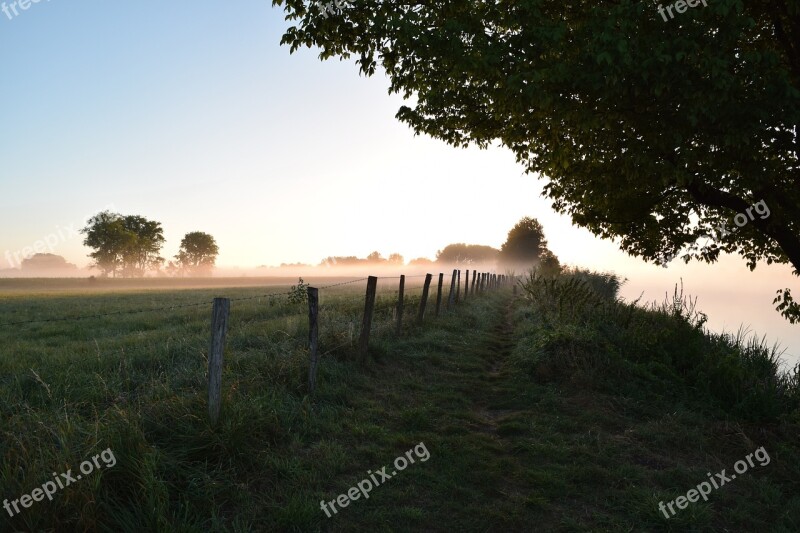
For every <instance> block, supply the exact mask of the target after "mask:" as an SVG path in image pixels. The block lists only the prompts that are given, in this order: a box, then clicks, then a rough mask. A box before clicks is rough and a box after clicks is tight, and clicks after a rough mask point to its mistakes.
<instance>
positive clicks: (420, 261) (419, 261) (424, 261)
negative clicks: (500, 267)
mask: <svg viewBox="0 0 800 533" xmlns="http://www.w3.org/2000/svg"><path fill="white" fill-rule="evenodd" d="M408 264H409V266H427V265H432V264H433V261H431V260H430V259H428V258H427V257H417V258H416V259H412V260H411V261H409V262H408Z"/></svg>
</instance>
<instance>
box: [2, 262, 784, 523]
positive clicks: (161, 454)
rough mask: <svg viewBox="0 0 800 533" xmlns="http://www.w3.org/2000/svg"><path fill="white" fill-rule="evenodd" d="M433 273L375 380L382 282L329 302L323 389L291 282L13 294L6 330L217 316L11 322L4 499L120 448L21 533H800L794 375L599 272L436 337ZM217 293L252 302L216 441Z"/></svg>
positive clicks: (388, 306)
mask: <svg viewBox="0 0 800 533" xmlns="http://www.w3.org/2000/svg"><path fill="white" fill-rule="evenodd" d="M15 281H16V280H15ZM317 281H322V280H314V283H315V284H319V285H322V283H316V282H317ZM324 281H326V282H331V283H335V282H337V280H324ZM420 281H421V280H418V279H415V280H413V281H412V280H409V284H408V289H407V293H408V294H409V296H408V299H407V302H406V316H407V317H408V318H407V320H406V327H405V329H404V331H403V334H402V335H401V336H399V337H398V336H397V335H396V334H395V332H394V326H393V322H392V310H393V307H394V303H395V298H396V296H395V291H396V280H381V281H380V282H379V292H380V295H379V299H378V303H377V309H378V317H377V320H376V323H375V324H374V331H375V334H374V336H373V338H372V345H371V353H372V355H373V358H372V359H371V360H370V361H369V363H368V364H367V365H366V366H364V367H362V366H360V365H359V364H357V363H356V362H355V361H354V360H355V353H354V352H355V348H354V342H353V341H354V338H355V339H357V335H358V329H359V324H360V318H361V312H362V310H363V292H364V283H363V282H357V283H353V284H350V285H344V286H340V287H335V288H331V289H327V290H323V291H321V316H320V320H321V323H320V334H321V343H320V344H321V352H322V353H323V357H322V360H321V363H320V373H319V378H318V383H319V385H318V387H319V388H318V391H317V394H316V395H315V396H314V397H313V398H312V397H310V396H309V395H308V394H307V389H306V384H305V382H306V373H307V368H308V361H307V359H308V353H307V348H306V336H307V322H306V321H307V316H306V309H305V306H304V305H303V304H290V303H288V302H286V301H285V300H284V299H283V298H268V297H264V296H261V295H263V294H267V293H279V292H283V291H285V290H286V289H288V286H287V285H279V284H276V285H274V286H269V287H266V288H265V287H264V286H258V287H241V286H240V287H229V288H223V287H214V288H195V289H188V288H186V289H183V290H175V289H166V288H159V289H158V290H144V288H143V287H142V288H139V289H137V288H136V287H133V288H131V287H126V288H125V290H114V287H113V286H112V287H107V288H106V289H104V290H101V291H97V292H96V293H94V294H87V295H79V294H77V292H79V291H80V289H76V290H72V289H71V288H70V287H66V288H64V287H59V288H57V289H54V288H53V287H49V288H48V287H41V286H39V287H36V286H35V284H34V286H28V287H26V288H25V289H21V288H19V287H17V288H13V287H10V285H13V283H14V282H4V283H5V284H4V285H0V292H2V294H3V299H2V301H0V323H8V322H15V321H23V320H31V319H35V318H48V317H62V316H77V315H85V314H90V315H100V314H103V313H106V312H119V311H123V312H127V311H132V310H139V309H156V308H164V307H168V306H178V305H189V304H195V303H198V305H197V306H194V307H182V308H176V309H171V310H162V311H157V312H142V313H135V314H121V315H112V316H107V317H103V318H94V319H85V320H79V321H74V322H49V323H39V324H30V325H24V326H12V327H0V376H2V377H0V414H1V415H2V426H0V431H2V439H0V454H2V458H3V461H2V466H0V487H1V488H2V497H3V498H7V499H9V500H12V499H17V498H19V497H20V496H21V495H23V494H28V493H31V491H32V490H33V489H35V488H36V487H39V486H41V485H42V484H43V483H44V482H46V481H48V480H50V479H52V473H62V472H66V471H67V470H68V469H72V470H73V472H75V471H77V469H78V465H79V464H80V463H81V462H82V461H84V460H86V459H89V458H91V457H92V456H95V455H96V454H99V453H100V452H101V451H103V450H106V449H110V450H113V453H114V456H115V459H116V464H115V465H114V466H113V467H109V468H98V469H97V470H96V471H95V472H93V473H92V475H91V476H87V477H86V479H83V480H80V481H77V482H76V483H74V484H72V485H70V486H69V487H66V488H64V489H63V490H59V491H58V492H57V493H56V494H55V495H54V496H53V501H52V502H50V501H48V500H46V499H45V500H44V501H41V502H35V503H33V504H32V506H31V507H30V508H28V509H23V510H22V512H21V513H19V514H18V515H16V516H14V517H13V518H11V517H9V516H8V514H4V515H2V516H3V519H2V520H0V524H2V530H3V531H28V530H32V531H95V530H96V531H588V530H593V531H659V530H663V531H685V530H707V531H796V530H798V529H800V461H798V460H799V459H800V439H798V437H800V431H798V427H799V426H798V423H799V422H800V417H798V409H797V402H798V394H797V381H796V375H795V376H794V378H793V377H792V376H791V375H779V374H777V373H776V369H775V367H774V365H772V366H770V365H771V364H772V363H774V361H772V360H771V357H772V355H773V354H770V352H769V350H767V349H766V348H765V347H763V346H759V345H753V344H748V343H747V342H744V341H740V342H737V341H736V340H735V339H729V338H718V337H713V336H709V335H708V334H705V333H703V332H702V328H701V327H698V324H697V321H696V318H697V317H696V316H693V315H692V314H691V313H690V312H689V311H687V310H686V308H685V306H683V304H682V303H681V302H682V300H680V299H677V300H676V301H675V302H672V304H671V305H665V306H664V307H663V308H661V309H650V310H643V309H640V308H635V307H633V306H631V305H628V304H625V303H620V302H618V301H616V299H615V295H616V288H615V287H614V283H613V280H611V281H609V280H608V279H607V278H602V277H598V276H588V277H587V276H583V277H582V276H580V275H578V274H574V275H564V276H561V277H559V278H556V279H541V278H532V279H529V280H528V281H527V282H526V283H525V287H521V288H520V290H519V291H518V294H517V295H516V296H514V295H512V294H511V290H510V288H507V287H506V288H502V289H500V290H498V291H495V292H493V293H488V294H482V295H478V296H475V297H474V298H469V299H468V300H467V301H466V302H462V303H461V304H459V305H458V306H457V307H456V309H455V310H454V311H453V312H450V313H443V314H442V316H440V317H438V318H436V317H433V316H428V317H427V319H426V322H425V324H424V325H423V326H422V327H416V326H414V325H413V324H412V322H413V319H412V317H413V316H414V314H415V310H416V303H417V301H418V297H419V296H418V295H419V292H420V291H419V288H418V286H419V283H420ZM20 282H21V281H19V282H18V283H20ZM25 283H32V282H30V281H25ZM264 285H267V284H266V283H265V284H264ZM213 296H228V297H231V298H234V299H236V298H252V299H248V300H238V301H234V302H233V304H232V309H231V324H230V331H229V335H228V341H227V349H226V354H225V371H224V375H223V398H224V404H223V416H222V418H221V422H220V425H219V427H217V428H211V427H210V426H209V424H208V421H207V404H206V390H207V389H206V380H207V374H206V372H207V360H206V357H207V350H208V342H209V335H210V333H209V320H210V300H211V298H212V297H213ZM434 296H435V294H434ZM771 361H772V363H771ZM792 379H794V381H792ZM420 443H424V447H425V449H426V450H427V452H429V458H428V459H427V460H425V461H424V462H423V461H422V460H417V461H416V462H415V463H414V464H412V465H409V466H408V468H406V469H405V470H403V471H402V472H397V474H396V475H394V476H392V479H390V480H387V481H385V482H384V483H383V484H380V485H379V486H377V487H375V488H374V489H372V491H371V492H370V493H369V498H368V499H365V498H363V497H362V498H360V499H358V500H356V501H352V502H350V503H349V505H348V506H347V507H346V508H341V509H339V510H338V512H337V513H336V514H334V515H332V516H331V517H330V518H329V517H328V516H327V515H326V513H325V512H324V511H323V510H322V509H321V508H320V501H322V500H325V501H331V500H334V499H335V498H337V496H338V495H340V494H344V493H347V492H348V490H349V489H350V488H351V487H353V486H355V485H356V484H357V483H358V482H360V481H362V480H364V479H366V478H368V471H372V472H373V473H374V472H376V471H377V470H380V469H381V468H382V467H383V466H389V468H388V469H387V470H389V471H396V470H395V468H393V467H392V465H393V461H394V460H395V458H396V457H398V456H401V455H403V454H405V452H406V451H407V450H412V449H414V447H415V446H418V445H419V444H420ZM761 446H763V447H764V449H765V450H766V451H767V452H768V453H769V457H770V459H771V460H770V462H769V464H767V465H766V466H763V467H761V466H759V465H758V463H756V466H755V467H753V468H751V469H750V470H749V471H748V472H747V473H746V474H743V475H741V476H740V477H739V478H738V479H735V480H733V481H731V482H730V483H729V484H727V485H726V486H724V487H721V488H720V489H719V490H714V491H713V492H712V493H711V494H710V496H709V497H708V502H703V501H702V500H701V501H700V502H698V503H691V504H689V506H688V508H686V509H685V510H681V511H679V512H678V513H677V515H676V516H674V517H671V518H669V519H667V518H665V517H664V515H663V514H662V513H661V512H660V511H659V507H658V504H659V502H660V501H665V502H667V501H671V500H674V499H675V498H677V497H678V496H680V495H682V494H685V493H686V492H687V491H688V490H689V489H692V488H694V487H695V486H696V485H697V484H698V483H700V482H703V481H705V480H706V479H707V475H706V474H707V473H708V472H719V471H721V470H722V469H728V472H731V470H732V468H733V465H734V463H736V461H738V460H741V459H744V458H745V456H746V455H747V454H749V453H751V452H753V451H754V450H756V448H758V447H761ZM0 512H3V513H5V511H2V509H0Z"/></svg>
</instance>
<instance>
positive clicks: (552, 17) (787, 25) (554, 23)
mask: <svg viewBox="0 0 800 533" xmlns="http://www.w3.org/2000/svg"><path fill="white" fill-rule="evenodd" d="M273 3H274V4H276V5H279V6H284V9H285V11H286V16H287V19H288V20H290V21H292V22H293V23H294V25H293V26H291V27H290V28H288V30H287V31H286V32H285V34H284V35H283V38H282V43H284V44H288V45H290V47H291V51H295V50H296V49H297V48H299V47H301V46H308V47H311V46H318V47H319V48H320V49H321V52H320V57H321V58H323V59H324V58H330V57H343V58H348V57H351V56H354V57H355V58H356V59H357V62H358V65H359V67H360V69H361V71H362V72H363V73H365V74H367V75H373V74H375V73H376V72H377V71H378V68H379V67H382V68H383V69H384V70H385V71H386V73H387V75H388V78H389V80H390V88H389V90H390V92H395V93H400V94H402V95H403V96H404V97H406V98H408V99H409V102H410V104H409V105H404V106H402V107H401V108H400V109H399V111H398V112H397V115H396V116H397V118H398V119H399V120H401V121H403V122H406V123H407V124H409V125H410V126H411V127H412V128H413V129H414V130H415V132H416V133H418V134H423V133H425V134H428V135H431V136H433V137H435V138H439V139H442V140H444V141H446V142H448V143H451V144H453V145H455V146H466V145H471V144H474V145H478V146H481V147H487V146H489V145H490V144H492V143H499V144H501V145H503V146H505V147H507V148H508V149H510V150H512V151H513V153H514V154H515V155H516V157H517V160H518V161H519V162H520V163H522V164H523V165H524V166H525V168H526V170H527V171H529V172H533V173H536V174H538V175H539V176H541V177H542V178H544V179H546V180H547V183H546V185H545V187H544V193H545V194H546V195H547V196H548V197H549V198H550V199H551V200H552V205H553V208H554V209H556V210H557V211H558V212H561V213H567V214H569V215H571V217H572V219H573V221H574V222H575V223H576V224H578V225H579V226H582V227H585V228H588V229H589V230H590V231H592V232H593V233H594V234H596V235H598V236H601V237H604V238H615V239H616V240H617V242H618V243H619V245H620V247H621V248H622V249H623V250H624V251H626V252H628V253H630V254H632V255H634V256H640V257H642V258H643V259H645V260H648V261H652V262H656V263H662V262H665V261H667V260H668V259H669V258H671V257H673V256H675V255H676V254H682V257H683V259H684V260H685V261H687V262H688V261H689V260H692V259H695V260H701V261H707V262H714V261H716V260H717V259H718V258H719V255H720V253H722V252H730V253H736V254H739V255H740V256H741V257H742V258H744V260H745V261H746V263H747V265H748V266H749V267H750V268H751V269H753V268H755V266H756V263H757V262H758V261H761V260H764V261H766V262H767V263H773V262H774V263H790V264H791V265H792V266H793V267H794V269H795V273H798V269H800V187H798V185H797V184H798V177H799V176H798V172H800V170H798V142H799V141H798V137H797V134H798V131H797V126H796V125H797V124H798V122H799V121H800V105H799V104H800V91H799V90H798V89H800V44H798V43H800V4H798V2H797V1H796V0H770V1H764V2H747V3H745V2H743V1H742V0H715V1H714V2H711V3H709V4H708V7H703V8H700V9H691V10H688V11H687V12H685V13H682V14H680V15H679V16H677V17H675V18H674V19H671V20H669V21H668V22H665V21H664V20H663V18H662V16H661V15H660V14H659V12H658V10H657V6H656V4H652V3H649V2H639V1H635V0H619V1H617V2H594V1H588V0H575V1H573V2H564V1H563V0H528V1H523V2H500V3H496V2H488V3H487V2H467V1H463V0H456V1H448V2H439V1H432V2H425V3H414V2H412V3H407V4H397V3H392V2H378V3H376V2H369V1H366V0H365V1H359V2H353V3H351V4H345V5H343V6H342V7H341V9H339V10H338V11H337V12H336V13H334V14H332V15H330V16H326V17H323V16H322V15H321V14H320V13H319V10H318V9H317V8H316V7H315V5H314V4H313V3H311V2H305V1H304V0H273ZM762 200H763V201H764V202H765V203H766V204H767V205H768V206H769V208H770V210H771V215H770V216H769V217H767V218H759V217H755V218H753V219H752V220H750V221H749V223H747V224H746V225H744V226H742V227H740V228H739V229H737V231H734V232H718V233H720V235H718V237H717V239H716V240H715V242H714V244H712V245H711V246H707V247H702V248H701V247H699V246H697V245H696V243H697V241H698V239H700V238H701V237H703V236H705V235H708V234H710V233H714V232H715V230H716V229H717V228H719V227H721V226H722V225H726V226H727V227H728V228H730V227H732V226H733V222H732V221H733V219H734V217H735V216H736V215H737V214H740V213H744V212H746V211H747V209H749V208H752V206H753V205H755V204H756V203H758V202H759V201H762ZM785 296H786V298H784V300H783V301H782V307H781V311H782V312H783V314H784V316H787V317H788V318H790V319H792V320H794V319H797V318H800V306H798V305H797V304H796V303H795V302H793V301H792V300H791V297H790V295H788V294H786V295H785ZM776 301H777V300H776Z"/></svg>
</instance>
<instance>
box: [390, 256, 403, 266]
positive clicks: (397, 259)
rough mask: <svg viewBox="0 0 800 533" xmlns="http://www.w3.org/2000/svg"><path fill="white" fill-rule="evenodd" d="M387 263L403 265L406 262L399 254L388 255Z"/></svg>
mask: <svg viewBox="0 0 800 533" xmlns="http://www.w3.org/2000/svg"><path fill="white" fill-rule="evenodd" d="M387 261H388V262H389V263H392V264H393V265H403V264H405V262H406V260H405V259H404V258H403V256H402V255H400V254H389V258H388V259H387Z"/></svg>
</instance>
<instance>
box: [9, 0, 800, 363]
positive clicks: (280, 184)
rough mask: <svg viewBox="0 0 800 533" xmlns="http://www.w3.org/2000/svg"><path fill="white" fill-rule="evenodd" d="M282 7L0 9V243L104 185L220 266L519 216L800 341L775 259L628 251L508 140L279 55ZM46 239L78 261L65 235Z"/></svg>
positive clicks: (584, 250)
mask: <svg viewBox="0 0 800 533" xmlns="http://www.w3.org/2000/svg"><path fill="white" fill-rule="evenodd" d="M286 26H287V23H286V22H284V20H283V14H282V12H281V11H280V10H278V9H276V8H273V7H271V5H270V3H269V2H267V1H259V2H256V1H254V0H242V1H240V2H236V3H235V4H234V3H229V4H222V3H220V2H209V1H206V0H193V1H191V2H189V1H188V0H182V1H174V2H168V3H166V2H165V3H155V2H137V3H133V2H130V3H121V2H119V3H117V2H114V3H111V2H99V1H96V0H95V1H81V2H69V3H68V2H66V1H59V0H53V1H48V2H45V1H42V2H40V3H38V4H31V6H30V8H29V9H28V10H26V11H19V15H18V16H16V17H13V18H12V19H9V18H8V17H7V16H6V15H4V14H3V13H2V12H0V65H2V66H0V110H2V111H1V113H2V114H0V117H2V119H1V120H0V161H2V164H1V165H0V224H1V225H2V228H3V231H2V233H0V253H4V252H6V251H9V252H10V253H13V252H15V251H19V250H21V249H23V248H24V247H26V246H31V245H32V244H33V243H34V242H35V241H37V240H43V239H45V238H46V237H47V236H48V235H51V234H57V233H58V230H59V229H61V231H62V234H66V233H70V234H71V235H72V233H71V232H69V231H64V228H68V227H72V228H78V227H80V226H81V225H82V224H83V222H84V221H85V217H86V216H87V215H90V214H93V213H95V212H97V211H99V210H100V209H102V208H104V207H106V206H109V205H113V206H114V207H115V208H116V210H117V211H119V212H122V213H125V214H139V215H143V216H146V217H148V218H152V219H155V220H159V221H161V222H162V224H163V226H164V229H165V236H166V238H167V245H166V247H165V249H164V254H163V255H165V256H172V255H174V254H175V253H176V251H177V247H178V245H179V242H180V239H181V237H182V236H183V235H184V234H185V233H186V232H189V231H195V230H197V231H206V232H208V233H211V234H212V235H214V236H215V237H216V239H217V242H218V244H219V246H220V252H221V253H220V257H219V260H218V264H220V265H221V266H234V265H240V266H256V265H262V264H273V265H274V264H279V263H282V262H296V261H299V262H307V263H317V262H319V260H320V259H322V258H323V257H325V256H329V255H359V256H365V255H366V254H368V253H369V252H371V251H373V250H378V251H380V252H382V253H383V254H384V255H388V254H389V253H391V252H399V253H401V254H403V255H404V256H405V257H406V258H407V259H411V258H413V257H418V256H427V257H431V258H432V257H433V256H434V255H435V253H436V250H438V249H440V248H442V247H444V246H445V245H446V244H448V243H452V242H470V243H478V244H488V245H492V246H499V245H500V244H501V243H502V242H503V241H504V240H505V234H506V232H507V231H508V230H509V229H510V228H511V226H513V224H514V223H515V222H517V221H518V220H519V219H520V218H521V217H523V216H534V217H536V218H538V219H539V220H540V222H542V224H543V225H544V228H545V232H546V235H547V237H548V240H549V241H550V243H551V248H552V250H553V251H554V252H555V253H556V255H558V256H559V258H560V259H561V260H562V262H565V263H571V264H579V265H584V266H590V267H594V268H597V269H613V270H615V271H617V272H620V273H622V274H623V275H625V276H627V277H629V278H631V284H630V287H629V288H628V289H626V291H629V292H631V293H633V292H635V293H636V294H634V295H633V296H634V297H635V296H638V293H639V292H641V290H645V291H647V294H646V298H645V299H654V298H659V299H660V298H661V297H662V296H663V293H664V291H665V290H667V289H668V288H669V287H671V286H672V285H673V284H674V283H675V282H678V281H679V279H680V277H681V276H683V278H684V281H685V283H686V286H687V289H688V291H689V292H692V293H693V294H699V295H700V296H701V300H700V307H701V308H704V309H706V310H709V307H710V308H714V309H715V310H717V313H718V314H717V316H716V318H714V317H713V316H712V325H716V326H717V327H718V328H721V327H723V326H727V327H728V329H735V328H736V327H738V324H739V323H741V322H745V323H748V324H754V326H755V327H756V328H757V329H758V330H759V331H761V332H767V333H769V334H770V338H780V339H781V340H783V341H784V344H786V345H791V346H792V347H793V351H795V352H800V349H794V347H797V348H800V336H798V334H797V333H796V331H797V328H796V327H789V326H788V325H787V324H785V323H783V322H782V320H781V319H780V318H778V317H777V314H776V313H774V312H773V311H771V300H772V296H773V294H774V290H775V289H777V288H780V287H783V286H791V285H792V284H795V285H796V283H795V280H794V279H792V278H791V277H790V276H789V275H788V269H786V268H772V267H771V268H770V269H759V271H757V275H750V274H749V273H748V272H747V270H746V269H745V268H744V267H743V266H741V264H740V263H741V262H740V261H738V262H737V261H736V260H734V261H727V262H725V263H724V264H722V265H716V266H704V265H698V266H689V267H686V266H681V265H677V266H676V265H675V264H674V263H673V265H672V266H671V267H670V268H669V269H666V270H665V269H659V268H657V267H654V266H652V265H642V264H641V263H640V262H639V260H637V259H634V258H629V257H627V256H626V255H625V254H623V253H622V252H620V251H619V250H618V249H617V248H616V247H615V246H614V245H613V243H610V242H602V241H599V240H598V239H596V238H594V237H593V236H592V235H591V234H589V233H588V232H587V231H585V230H581V229H578V228H575V227H572V225H571V223H570V221H569V220H568V219H567V218H565V217H561V216H558V215H556V214H555V213H553V211H552V210H551V209H550V207H549V202H548V201H546V200H544V199H542V198H541V197H540V195H539V193H540V191H541V187H542V185H543V182H541V181H538V180H536V179H535V178H534V177H533V176H526V175H523V173H522V169H521V168H520V166H518V165H517V164H516V163H515V162H514V158H513V157H512V155H511V154H510V153H509V152H507V151H505V150H502V149H497V148H495V149H490V150H486V151H480V150H477V149H467V150H460V149H454V148H452V147H449V146H447V145H445V144H444V143H442V142H440V141H436V140H433V139H430V138H427V137H414V135H413V133H412V132H411V131H410V130H409V129H408V128H407V127H406V126H405V125H403V124H401V123H399V122H398V121H397V120H395V119H394V114H395V112H396V111H397V109H398V107H399V106H400V105H401V104H402V101H401V99H400V98H399V97H397V96H394V95H387V92H386V88H387V87H388V83H387V80H386V79H385V78H383V77H382V76H377V77H374V78H364V77H360V76H359V75H358V71H357V68H356V66H355V65H354V63H353V62H352V61H350V62H340V61H338V60H331V61H326V62H320V61H319V60H318V59H317V57H316V52H315V51H309V50H300V51H299V52H298V53H296V54H294V55H290V54H289V50H288V48H286V47H281V46H279V41H280V37H281V34H282V32H283V30H284V28H285V27H286ZM54 252H55V253H58V254H61V255H63V256H65V257H66V258H67V259H68V260H69V261H71V262H74V263H77V264H79V265H81V266H83V265H85V264H86V263H87V262H88V261H87V259H86V253H87V249H85V248H84V247H83V246H82V244H81V239H80V238H79V237H74V236H72V237H70V238H63V239H62V238H59V239H58V243H57V245H56V246H55V247H54ZM8 266H9V265H8V264H7V260H6V259H5V258H0V268H7V267H8ZM626 295H627V293H626Z"/></svg>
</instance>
